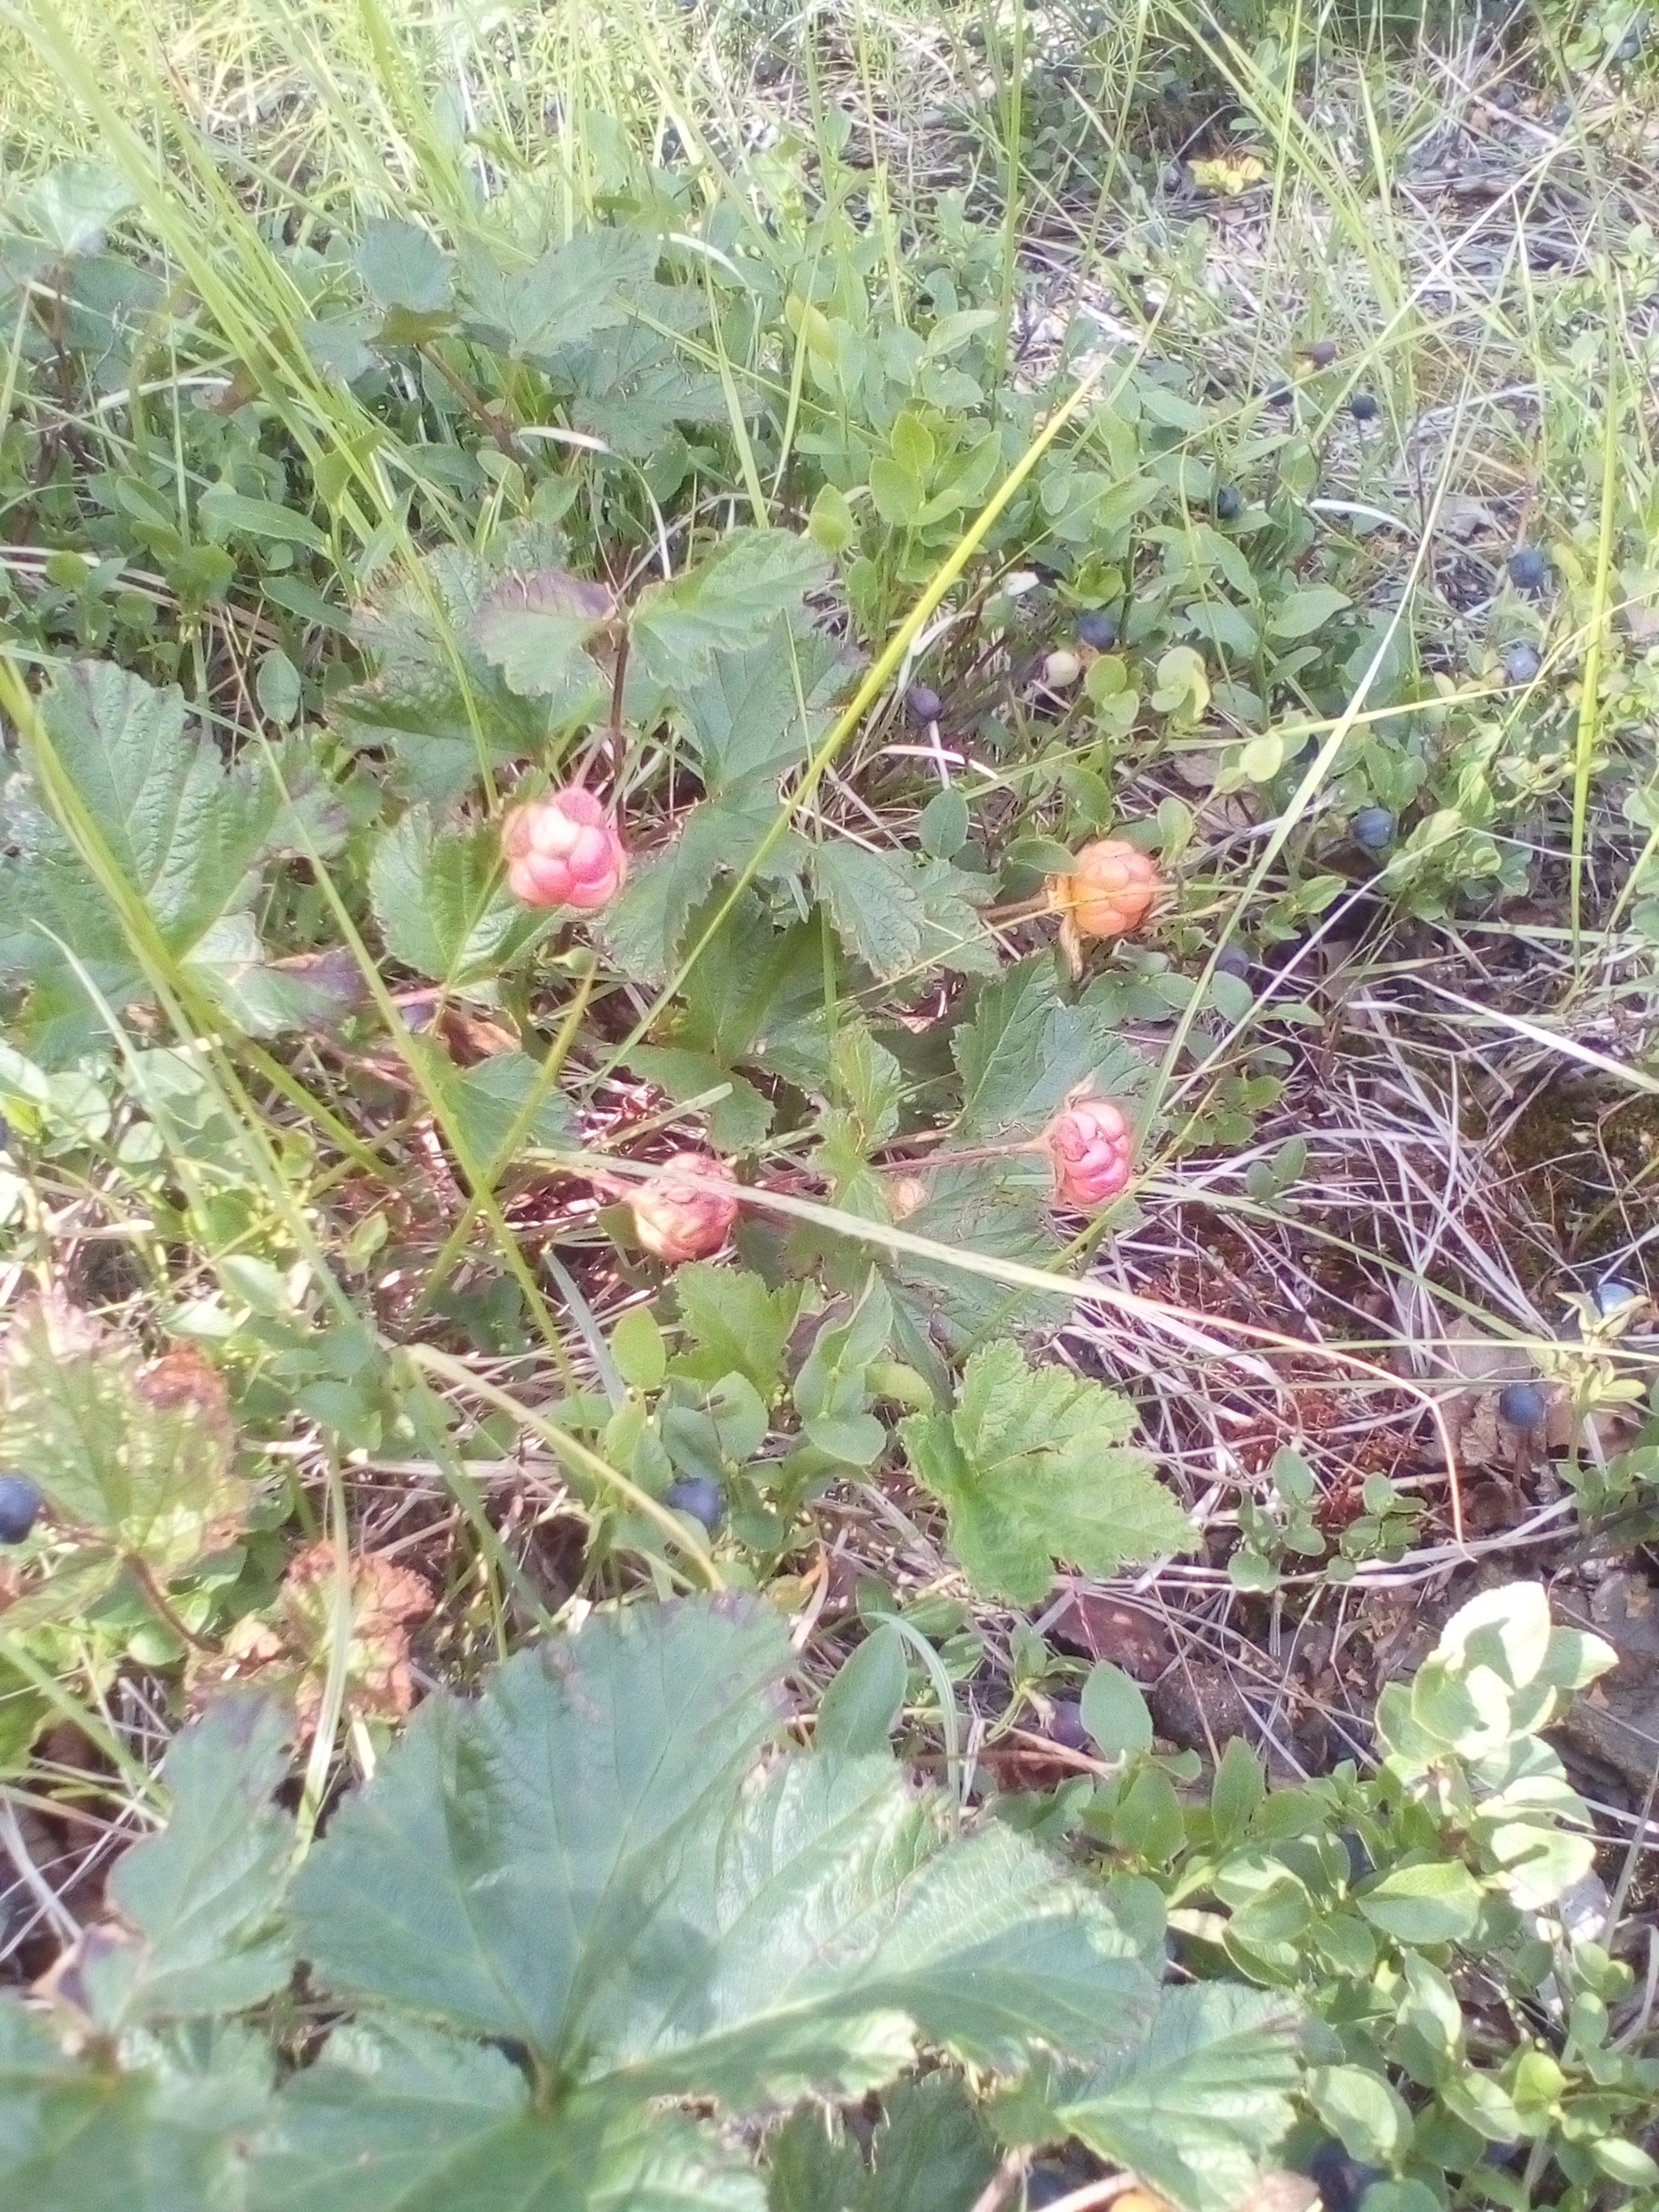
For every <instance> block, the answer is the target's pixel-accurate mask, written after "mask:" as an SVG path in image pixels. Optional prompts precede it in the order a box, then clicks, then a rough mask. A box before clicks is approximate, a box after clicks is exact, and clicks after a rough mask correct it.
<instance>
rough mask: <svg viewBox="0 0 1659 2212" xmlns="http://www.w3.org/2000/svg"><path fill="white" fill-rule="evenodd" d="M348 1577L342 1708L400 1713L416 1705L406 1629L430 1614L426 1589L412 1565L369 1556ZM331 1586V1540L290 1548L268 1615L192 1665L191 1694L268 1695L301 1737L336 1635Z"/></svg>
mask: <svg viewBox="0 0 1659 2212" xmlns="http://www.w3.org/2000/svg"><path fill="white" fill-rule="evenodd" d="M349 1581H350V1588H349V1597H348V1601H347V1611H346V1615H345V1618H346V1620H347V1621H348V1623H349V1630H348V1635H347V1641H346V1658H345V1674H346V1692H345V1702H346V1710H347V1711H348V1712H355V1713H364V1714H369V1715H373V1716H374V1717H375V1718H377V1719H380V1720H401V1719H402V1718H403V1717H404V1714H405V1713H407V1712H408V1711H409V1710H410V1707H411V1706H412V1705H413V1704H414V1702H415V1680H414V1677H413V1675H412V1674H410V1666H409V1653H410V1645H409V1635H410V1626H411V1625H412V1624H413V1623H414V1622H416V1621H417V1620H425V1619H426V1617H427V1615H428V1613H430V1612H431V1611H432V1608H433V1606H434V1604H435V1598H434V1596H433V1594H432V1589H431V1586H430V1585H429V1584H428V1583H427V1582H426V1581H425V1580H424V1579H423V1578H422V1577H421V1576H419V1575H417V1574H416V1573H415V1572H414V1571H413V1570H412V1569H410V1568H409V1567H400V1566H398V1564H397V1563H396V1561H395V1560H392V1559H383V1558H380V1557H379V1556H378V1555H377V1554H375V1553H367V1554H363V1555H361V1556H359V1557H358V1558H356V1559H353V1560H352V1562H351V1571H350V1577H349ZM338 1591H339V1567H338V1562H337V1559H336V1557H335V1552H334V1547H333V1546H332V1544H330V1543H319V1544H311V1545H308V1546H307V1547H306V1549H305V1550H304V1551H302V1552H298V1553H295V1556H294V1558H293V1559H290V1560H289V1565H288V1570H287V1571H286V1573H285V1574H284V1575H283V1581H282V1587H281V1589H279V1590H278V1591H277V1594H276V1604H275V1606H273V1607H271V1608H270V1612H269V1613H268V1615H267V1616H266V1617H264V1618H262V1617H261V1616H260V1615H259V1614H258V1613H244V1614H243V1616H242V1618H241V1619H240V1620H239V1621H238V1622H237V1623H236V1625H235V1626H234V1628H233V1629H232V1630H231V1632H230V1633H229V1635H228V1637H227V1638H225V1643H224V1648H223V1650H222V1651H221V1652H219V1653H217V1654H216V1655H215V1656H212V1657H210V1658H205V1659H204V1660H202V1661H201V1662H198V1664H197V1666H196V1668H194V1669H193V1670H192V1674H191V1689H192V1691H193V1692H195V1693H196V1694H197V1695H198V1696H199V1695H201V1694H202V1693H203V1692H204V1691H206V1690H207V1689H209V1688H210V1687H213V1688H225V1687H228V1686H231V1685H233V1684H234V1685H237V1686H253V1687H255V1688H258V1690H260V1691H262V1692H265V1693H266V1694H267V1695H271V1694H275V1695H276V1696H277V1697H279V1698H280V1699H283V1701H284V1702H285V1703H286V1704H287V1705H289V1706H290V1707H291V1708H292V1709H293V1711H294V1713H295V1717H296V1719H297V1722H298V1725H299V1730H300V1733H301V1735H310V1734H311V1733H312V1731H313V1729H314V1728H315V1727H316V1724H317V1717H318V1714H319V1712H320V1711H321V1709H322V1702H323V1689H324V1682H325V1676H326V1674H327V1672H328V1668H329V1663H330V1655H331V1652H332V1650H333V1649H334V1643H335V1638H336V1636H337V1633H338V1631H337V1620H338V1613H337V1596H338Z"/></svg>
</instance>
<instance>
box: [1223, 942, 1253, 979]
mask: <svg viewBox="0 0 1659 2212" xmlns="http://www.w3.org/2000/svg"><path fill="white" fill-rule="evenodd" d="M1250 967H1251V961H1250V956H1249V953H1248V952H1247V951H1245V950H1244V947H1243V945H1223V946H1222V948H1221V950H1220V951H1219V952H1218V953H1217V954H1216V956H1215V970H1216V973H1217V975H1249V972H1250Z"/></svg>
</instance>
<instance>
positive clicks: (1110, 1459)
mask: <svg viewBox="0 0 1659 2212" xmlns="http://www.w3.org/2000/svg"><path fill="white" fill-rule="evenodd" d="M1133 1426H1134V1410H1133V1407H1131V1406H1130V1405H1128V1404H1127V1401H1125V1400H1123V1399H1121V1398H1119V1397H1116V1396H1115V1395H1114V1394H1113V1393H1112V1392H1111V1391H1109V1390H1108V1389H1104V1388H1103V1386H1102V1385H1101V1384H1100V1383H1095V1382H1091V1381H1090V1380H1089V1379H1088V1378H1086V1377H1085V1376H1079V1375H1074V1374H1073V1372H1072V1371H1071V1370H1070V1369H1069V1368H1066V1367H1060V1366H1050V1367H1032V1366H1030V1365H1029V1364H1027V1362H1026V1360H1025V1358H1024V1355H1023V1354H1022V1353H1021V1352H1020V1350H1019V1348H1018V1346H1017V1345H1013V1344H1011V1343H1008V1342H1006V1340H1005V1341H1003V1342H1000V1343H997V1344H991V1345H987V1346H985V1348H984V1349H983V1350H982V1351H980V1352H975V1353H974V1355H973V1357H972V1358H970V1359H969V1362H968V1364H967V1365H966V1367H965V1368H964V1369H963V1376H962V1388H961V1391H960V1393H959V1395H958V1397H957V1406H956V1408H955V1411H954V1412H952V1413H928V1414H923V1415H918V1416H915V1417H913V1418H912V1419H909V1420H907V1421H905V1422H903V1423H902V1425H901V1434H902V1437H903V1440H904V1447H905V1449H906V1451H907V1452H908V1454H909V1457H910V1463H911V1466H912V1468H914V1469H915V1474H916V1475H917V1477H918V1479H919V1480H921V1482H922V1483H923V1484H924V1485H925V1486H927V1489H928V1490H930V1491H931V1492H933V1495H934V1497H936V1498H938V1499H939V1502H940V1503H941V1504H943V1505H944V1507H945V1515H946V1518H947V1521H948V1523H949V1529H950V1544H951V1550H952V1551H953V1552H954V1553H956V1556H957V1559H959V1560H960V1561H961V1563H962V1566H963V1571H964V1572H965V1573H966V1575H967V1577H968V1578H969V1581H970V1582H971V1583H973V1584H974V1586H975V1589H979V1590H981V1591H983V1592H984V1593H985V1595H987V1596H991V1597H999V1598H1006V1599H1007V1600H1008V1601H1010V1602H1011V1603H1012V1604H1015V1605H1034V1604H1036V1602H1037V1601H1038V1600H1039V1599H1040V1598H1041V1597H1042V1595H1043V1593H1044V1592H1045V1591H1046V1590H1047V1589H1048V1586H1049V1583H1051V1582H1052V1581H1053V1579H1054V1561H1055V1560H1056V1559H1061V1560H1065V1561H1066V1562H1067V1563H1068V1564H1069V1565H1073V1566H1076V1567H1080V1568H1081V1569H1082V1570H1083V1571H1085V1573H1088V1574H1111V1573H1114V1572H1115V1571H1116V1569H1117V1568H1119V1567H1120V1566H1122V1565H1125V1564H1126V1563H1127V1562H1131V1561H1139V1560H1145V1559H1156V1558H1158V1555H1159V1554H1160V1553H1165V1552H1181V1551H1185V1550H1187V1549H1188V1547H1190V1545H1191V1543H1192V1541H1193V1528H1192V1523H1191V1522H1189V1521H1188V1518H1187V1516H1186V1514H1185V1513H1184V1512H1183V1511H1182V1508H1181V1507H1180V1505H1179V1504H1177V1503H1176V1500H1175V1499H1174V1498H1172V1497H1171V1496H1170V1493H1169V1492H1168V1491H1166V1490H1164V1489H1163V1488H1162V1487H1160V1486H1159V1484H1158V1481H1157V1480H1156V1479H1155V1477H1154V1476H1153V1474H1152V1461H1151V1459H1150V1458H1149V1457H1148V1455H1146V1453H1145V1452H1144V1451H1141V1450H1140V1449H1139V1448H1138V1447H1136V1446H1133V1445H1131V1444H1128V1443H1126V1441H1125V1439H1126V1438H1127V1437H1128V1435H1129V1433H1130V1431H1131V1430H1132V1429H1133Z"/></svg>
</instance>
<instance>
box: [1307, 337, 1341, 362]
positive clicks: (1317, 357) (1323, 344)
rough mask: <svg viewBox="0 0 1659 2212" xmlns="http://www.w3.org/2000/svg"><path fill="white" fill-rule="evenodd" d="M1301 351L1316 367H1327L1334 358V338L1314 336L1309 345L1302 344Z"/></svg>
mask: <svg viewBox="0 0 1659 2212" xmlns="http://www.w3.org/2000/svg"><path fill="white" fill-rule="evenodd" d="M1303 351H1304V353H1305V354H1306V355H1307V356H1308V359H1309V360H1310V362H1312V363H1313V365H1314V367H1315V368H1329V367H1330V365H1331V363H1332V362H1334V360H1335V359H1336V340H1335V339H1334V338H1316V339H1315V340H1314V342H1313V343H1312V344H1311V345H1310V346H1304V348H1303Z"/></svg>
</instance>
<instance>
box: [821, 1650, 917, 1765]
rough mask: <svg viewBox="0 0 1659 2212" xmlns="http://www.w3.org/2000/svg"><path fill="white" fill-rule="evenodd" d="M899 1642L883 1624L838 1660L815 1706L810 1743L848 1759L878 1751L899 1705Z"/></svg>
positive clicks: (902, 1666) (902, 1669) (902, 1664)
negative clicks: (851, 1652) (833, 1675)
mask: <svg viewBox="0 0 1659 2212" xmlns="http://www.w3.org/2000/svg"><path fill="white" fill-rule="evenodd" d="M905 1680H906V1668H905V1662H904V1641H903V1638H902V1637H901V1636H900V1634H899V1632H898V1631H897V1630H896V1628H894V1627H892V1626H890V1625H888V1624H883V1625H882V1626H878V1627H876V1628H874V1629H872V1632H870V1634H869V1635H868V1636H866V1638H865V1639H864V1641H863V1643H862V1644H860V1645H859V1647H858V1649H857V1650H856V1651H854V1654H853V1656H852V1657H851V1658H850V1659H848V1660H846V1661H844V1662H843V1663H842V1666H841V1667H840V1668H838V1670H837V1671H836V1676H835V1679H834V1680H832V1681H831V1682H830V1684H829V1688H828V1689H827V1690H825V1692H824V1693H823V1698H822V1699H821V1700H820V1702H819V1705H818V1720H817V1729H816V1730H815V1732H814V1734H813V1738H812V1741H813V1745H814V1747H815V1748H816V1749H817V1751H819V1752H820V1753H823V1752H837V1753H842V1754H843V1755H845V1756H846V1757H848V1758H849V1759H861V1758H863V1757H864V1756H866V1753H870V1752H875V1751H884V1750H885V1749H886V1747H887V1739H888V1737H889V1736H890V1735H891V1734H892V1732H893V1724H894V1723H895V1722H896V1720H897V1718H898V1717H899V1711H900V1709H901V1708H902V1705H903V1703H904V1685H905Z"/></svg>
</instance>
